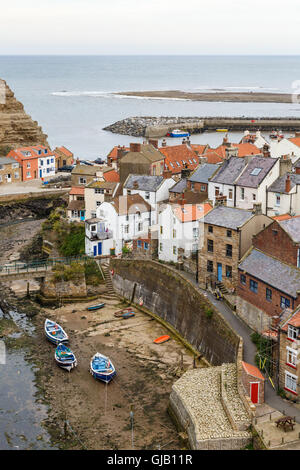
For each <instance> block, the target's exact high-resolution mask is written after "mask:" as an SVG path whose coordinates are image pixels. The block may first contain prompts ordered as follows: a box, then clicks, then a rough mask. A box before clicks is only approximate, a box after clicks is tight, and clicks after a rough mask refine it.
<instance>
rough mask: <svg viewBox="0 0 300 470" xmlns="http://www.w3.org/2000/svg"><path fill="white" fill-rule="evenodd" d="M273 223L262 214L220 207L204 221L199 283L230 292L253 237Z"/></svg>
mask: <svg viewBox="0 0 300 470" xmlns="http://www.w3.org/2000/svg"><path fill="white" fill-rule="evenodd" d="M272 222H273V220H272V219H270V218H269V217H267V216H265V215H263V214H262V213H261V207H260V205H259V204H257V206H255V208H254V210H253V211H249V210H245V209H238V208H233V207H227V206H224V205H217V206H216V207H214V209H213V210H211V211H210V212H209V213H208V214H207V215H206V216H205V217H204V218H203V228H202V231H203V243H202V246H201V247H200V249H199V263H198V267H199V271H198V282H199V285H200V287H201V288H203V289H204V288H207V287H208V286H211V287H212V288H215V286H216V284H219V285H220V286H221V287H222V288H223V287H224V288H225V289H228V290H229V291H232V290H234V289H235V288H236V287H237V285H238V264H239V260H240V259H241V258H242V257H243V256H244V254H245V253H246V251H247V250H248V249H249V248H250V246H251V244H252V237H253V235H255V234H256V233H258V232H260V231H261V230H262V228H264V227H265V226H267V225H269V224H270V223H272Z"/></svg>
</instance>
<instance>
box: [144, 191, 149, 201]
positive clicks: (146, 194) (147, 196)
mask: <svg viewBox="0 0 300 470" xmlns="http://www.w3.org/2000/svg"><path fill="white" fill-rule="evenodd" d="M145 199H150V193H149V191H146V192H145Z"/></svg>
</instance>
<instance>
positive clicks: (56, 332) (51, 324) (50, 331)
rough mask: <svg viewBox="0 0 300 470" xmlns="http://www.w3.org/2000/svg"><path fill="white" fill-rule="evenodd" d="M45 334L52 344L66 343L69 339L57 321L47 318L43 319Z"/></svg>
mask: <svg viewBox="0 0 300 470" xmlns="http://www.w3.org/2000/svg"><path fill="white" fill-rule="evenodd" d="M45 335H46V337H47V339H48V340H49V341H51V343H53V344H59V343H67V342H68V341H69V337H68V335H67V333H66V332H65V331H64V329H63V328H62V327H61V326H60V325H59V324H58V323H56V322H55V321H52V320H49V319H48V318H47V319H46V321H45Z"/></svg>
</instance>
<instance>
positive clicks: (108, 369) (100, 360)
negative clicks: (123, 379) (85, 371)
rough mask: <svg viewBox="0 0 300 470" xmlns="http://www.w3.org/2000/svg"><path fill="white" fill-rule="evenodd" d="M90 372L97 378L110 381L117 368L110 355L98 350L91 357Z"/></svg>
mask: <svg viewBox="0 0 300 470" xmlns="http://www.w3.org/2000/svg"><path fill="white" fill-rule="evenodd" d="M90 373H91V374H92V375H93V377H94V378H95V379H97V380H101V381H102V382H106V383H108V382H110V381H111V380H112V378H113V377H114V376H115V375H116V369H115V367H114V365H113V363H112V362H111V360H110V359H109V358H108V357H106V356H104V355H103V354H101V353H98V352H97V353H96V354H95V355H94V356H93V357H92V359H91V362H90Z"/></svg>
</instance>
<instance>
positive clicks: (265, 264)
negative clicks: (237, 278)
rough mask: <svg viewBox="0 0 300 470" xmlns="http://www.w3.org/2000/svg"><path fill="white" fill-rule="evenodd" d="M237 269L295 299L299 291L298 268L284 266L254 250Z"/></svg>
mask: <svg viewBox="0 0 300 470" xmlns="http://www.w3.org/2000/svg"><path fill="white" fill-rule="evenodd" d="M239 269H240V270H242V271H245V272H246V273H248V274H250V275H251V276H253V277H255V278H257V279H259V280H261V281H263V282H265V283H266V284H269V285H270V286H272V287H274V288H275V289H278V290H279V291H281V292H283V293H285V294H288V295H290V296H291V297H293V298H297V291H300V269H299V268H296V267H294V266H290V265H289V264H285V263H283V262H282V261H279V260H278V259H276V258H273V257H272V256H269V255H266V254H265V253H263V252H262V251H259V250H257V249H255V248H254V249H252V250H251V252H250V253H249V254H248V256H246V257H245V258H244V260H243V261H242V262H241V263H240V264H239Z"/></svg>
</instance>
